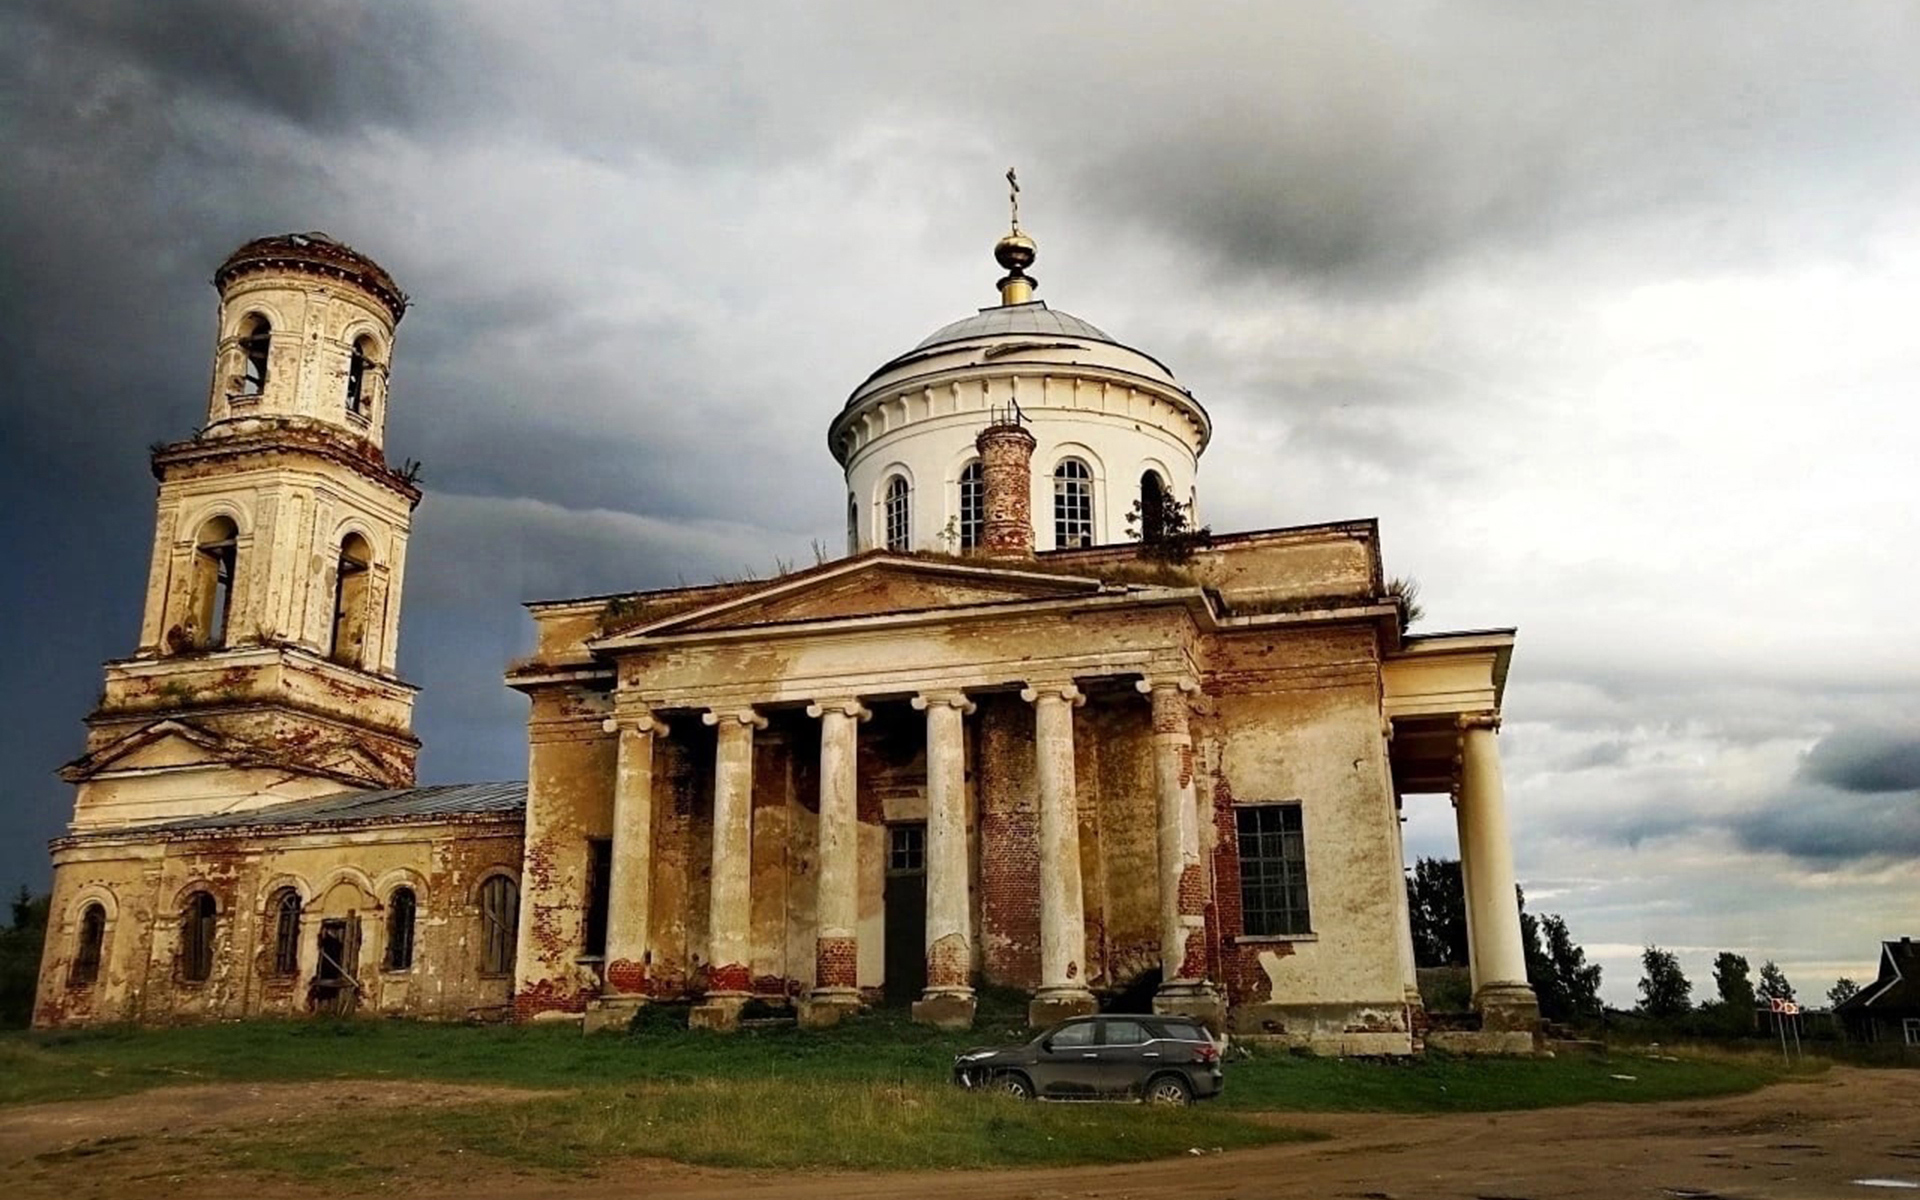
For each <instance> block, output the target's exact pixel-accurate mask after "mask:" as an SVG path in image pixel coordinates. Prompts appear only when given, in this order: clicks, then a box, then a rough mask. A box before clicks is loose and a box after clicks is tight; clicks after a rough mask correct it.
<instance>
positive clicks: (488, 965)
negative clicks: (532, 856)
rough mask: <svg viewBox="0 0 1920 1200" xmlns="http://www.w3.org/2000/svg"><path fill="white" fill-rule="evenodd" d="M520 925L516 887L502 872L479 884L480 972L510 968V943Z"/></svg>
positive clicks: (495, 972)
mask: <svg viewBox="0 0 1920 1200" xmlns="http://www.w3.org/2000/svg"><path fill="white" fill-rule="evenodd" d="M519 927H520V888H519V887H518V886H517V885H516V884H515V883H514V882H513V880H511V879H509V878H507V877H506V876H505V875H494V876H491V877H490V878H488V880H487V881H486V882H485V883H483V884H481V885H480V973H481V974H482V975H506V974H508V973H510V972H511V971H512V970H513V943H514V938H515V937H516V936H517V934H518V932H519Z"/></svg>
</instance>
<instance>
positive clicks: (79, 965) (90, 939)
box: [67, 904, 107, 987]
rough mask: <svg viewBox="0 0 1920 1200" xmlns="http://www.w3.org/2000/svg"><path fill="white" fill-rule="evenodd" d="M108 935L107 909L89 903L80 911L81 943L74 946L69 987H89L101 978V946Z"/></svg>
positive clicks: (68, 978)
mask: <svg viewBox="0 0 1920 1200" xmlns="http://www.w3.org/2000/svg"><path fill="white" fill-rule="evenodd" d="M106 937H107V910H106V909H105V908H103V907H101V906H100V905H99V904H89V905H87V907H86V908H85V909H84V910H83V911H82V912H81V913H80V944H79V945H78V946H76V947H74V951H73V970H72V972H71V973H70V974H69V975H68V976H67V984H68V986H69V987H88V986H90V985H91V984H92V983H93V981H94V980H96V979H98V978H100V947H101V943H103V942H104V941H106Z"/></svg>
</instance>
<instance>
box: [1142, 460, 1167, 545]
mask: <svg viewBox="0 0 1920 1200" xmlns="http://www.w3.org/2000/svg"><path fill="white" fill-rule="evenodd" d="M1166 536H1167V485H1166V482H1165V481H1164V480H1162V479H1161V478H1160V472H1158V471H1155V470H1151V469H1149V470H1148V471H1146V472H1145V473H1144V474H1142V475H1141V476H1140V540H1141V541H1143V542H1158V541H1161V540H1163V539H1164V538H1165V537H1166Z"/></svg>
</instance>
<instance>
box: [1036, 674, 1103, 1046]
mask: <svg viewBox="0 0 1920 1200" xmlns="http://www.w3.org/2000/svg"><path fill="white" fill-rule="evenodd" d="M1020 697H1021V699H1023V700H1026V701H1027V702H1028V703H1030V704H1032V705H1033V743H1034V768H1035V769H1034V774H1035V776H1036V782H1037V783H1038V784H1039V790H1040V990H1039V991H1038V992H1036V993H1035V994H1034V997H1033V1003H1031V1004H1030V1005H1028V1006H1027V1021H1028V1023H1029V1024H1031V1025H1033V1026H1035V1027H1039V1026H1043V1025H1051V1024H1053V1023H1054V1022H1055V1021H1059V1020H1063V1019H1064V1018H1067V1017H1074V1016H1079V1015H1080V1014H1082V1013H1090V1012H1093V1011H1094V1010H1095V1009H1096V1008H1097V1007H1098V1005H1097V1004H1095V1002H1094V999H1093V993H1092V992H1091V991H1089V990H1087V921H1086V911H1085V908H1084V898H1083V896H1082V893H1081V884H1080V812H1079V802H1078V799H1077V795H1076V791H1075V786H1074V776H1073V710H1074V709H1075V708H1076V707H1078V706H1079V705H1081V704H1084V703H1086V697H1085V696H1083V695H1081V694H1080V689H1079V688H1076V687H1074V686H1073V684H1071V683H1053V684H1033V685H1031V686H1029V687H1027V688H1026V689H1025V690H1023V691H1022V692H1021V693H1020Z"/></svg>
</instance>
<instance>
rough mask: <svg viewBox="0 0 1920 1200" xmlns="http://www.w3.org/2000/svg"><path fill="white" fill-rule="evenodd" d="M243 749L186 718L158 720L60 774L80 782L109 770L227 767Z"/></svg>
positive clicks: (72, 780)
mask: <svg viewBox="0 0 1920 1200" xmlns="http://www.w3.org/2000/svg"><path fill="white" fill-rule="evenodd" d="M244 750H245V747H244V746H242V745H241V744H239V743H236V742H233V741H232V740H231V739H228V738H223V737H221V736H219V735H218V734H214V733H209V732H207V731H206V730H204V729H201V728H199V727H198V726H195V725H189V724H187V723H185V722H184V721H156V722H154V723H153V724H152V725H148V726H147V727H145V728H144V729H139V730H135V731H134V732H133V733H130V734H128V735H127V736H125V737H123V738H120V739H118V740H116V741H112V742H109V743H107V744H106V745H104V746H101V747H100V748H99V749H97V750H95V751H93V752H92V753H89V754H86V755H83V756H81V757H80V758H77V759H75V760H74V761H72V762H70V763H68V764H67V765H66V766H64V767H62V768H61V769H60V774H61V777H62V778H64V779H66V780H68V781H69V782H76V783H77V782H79V781H80V780H82V779H91V778H93V777H94V776H96V775H102V774H106V773H108V772H123V771H162V770H175V771H177V770H181V769H183V768H190V767H213V766H226V765H228V764H230V763H232V762H233V761H234V760H235V759H236V758H238V757H240V756H241V755H242V754H243V753H244Z"/></svg>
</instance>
